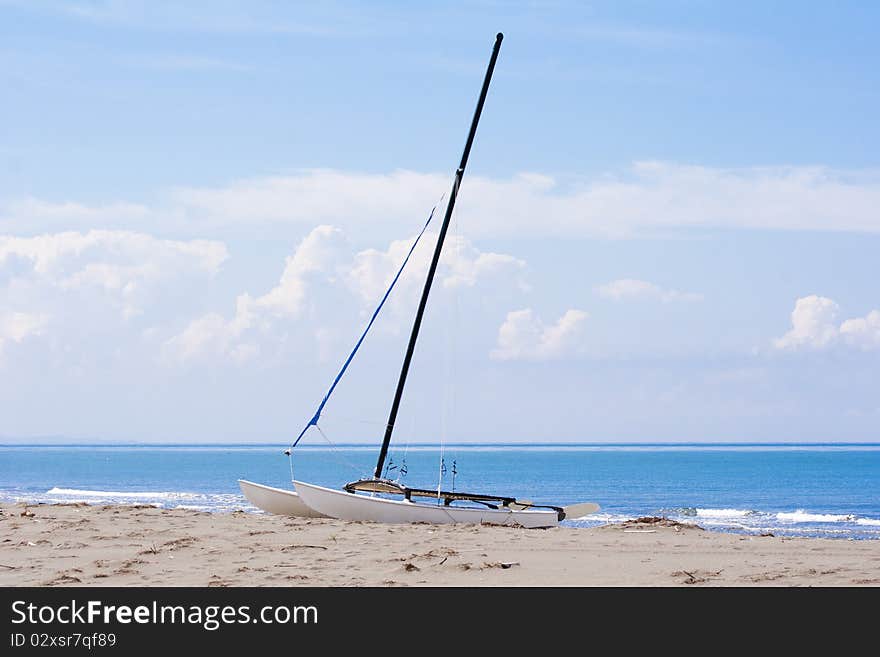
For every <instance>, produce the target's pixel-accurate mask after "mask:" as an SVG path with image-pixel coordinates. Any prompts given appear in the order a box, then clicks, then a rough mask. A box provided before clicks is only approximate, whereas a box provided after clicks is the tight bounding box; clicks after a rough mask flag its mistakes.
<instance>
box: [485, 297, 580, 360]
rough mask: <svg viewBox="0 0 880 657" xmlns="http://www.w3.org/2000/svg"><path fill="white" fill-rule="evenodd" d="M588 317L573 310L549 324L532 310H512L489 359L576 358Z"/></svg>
mask: <svg viewBox="0 0 880 657" xmlns="http://www.w3.org/2000/svg"><path fill="white" fill-rule="evenodd" d="M587 317H588V315H587V313H585V312H583V311H582V310H573V309H572V310H567V311H566V312H565V313H564V314H563V315H562V317H560V318H559V319H558V320H557V321H556V323H555V324H550V325H547V324H545V323H544V322H543V321H542V320H541V318H540V317H539V316H538V315H536V314H535V313H534V311H532V309H531V308H525V309H524V310H514V311H511V312H509V313H507V319H505V321H504V323H503V324H502V325H501V327H500V328H499V329H498V343H497V345H496V347H495V349H493V350H492V352H491V353H490V356H491V357H492V358H493V359H495V360H553V359H557V358H564V357H567V356H574V355H577V354H578V353H579V351H580V350H581V348H582V344H583V330H584V322H585V321H586V319H587Z"/></svg>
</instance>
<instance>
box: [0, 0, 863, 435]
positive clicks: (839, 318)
mask: <svg viewBox="0 0 880 657" xmlns="http://www.w3.org/2000/svg"><path fill="white" fill-rule="evenodd" d="M878 27H880V7H878V6H875V5H874V4H873V3H864V2H840V3H835V4H834V5H833V6H831V5H828V4H827V3H819V2H793V1H792V2H776V3H765V2H737V3H715V2H705V1H700V0H680V1H676V0H672V1H669V2H663V3H659V2H640V1H636V0H632V1H629V2H563V1H560V2H553V1H548V2H490V1H482V2H461V3H456V2H450V3H431V4H425V3H415V4H413V3H396V2H371V3H353V2H331V3H288V2H262V1H255V2H250V3H237V2H210V3H209V2H161V1H151V2H146V1H143V2H138V1H134V0H132V1H123V0H106V1H100V2H99V1H95V2H88V1H85V0H84V1H72V2H51V1H48V0H28V1H25V0H0V90H2V91H0V440H2V441H6V442H37V441H45V440H61V441H76V442H88V441H101V442H104V441H108V442H141V441H143V442H265V443H275V442H278V443H282V444H283V443H287V442H289V441H290V440H291V439H292V438H293V437H295V436H296V435H297V434H298V433H299V432H300V430H301V429H302V427H303V426H304V425H305V423H306V421H307V420H308V419H309V418H310V417H311V416H312V413H313V412H314V409H315V407H316V406H317V404H318V403H319V402H320V400H321V398H322V397H323V396H324V393H325V392H326V390H327V388H328V387H329V385H330V383H331V382H332V381H333V378H334V377H335V375H336V373H337V371H338V369H339V367H340V366H341V364H342V362H344V360H345V358H346V356H347V355H348V352H349V350H350V349H351V347H352V345H353V344H354V342H355V341H356V340H357V338H358V336H359V335H360V332H361V331H362V329H363V327H364V326H365V324H366V322H367V321H368V319H369V317H370V315H371V314H372V312H373V309H374V308H375V306H376V304H377V302H378V300H379V299H380V298H381V296H382V294H383V293H384V291H385V289H386V287H387V285H388V283H389V282H390V280H391V278H392V277H393V275H394V273H395V271H396V270H397V267H398V266H399V265H400V263H401V262H402V260H403V258H404V256H405V255H406V252H407V251H408V249H409V247H410V245H411V244H412V240H413V239H414V238H415V236H416V234H417V233H418V231H419V230H420V228H421V226H422V224H423V223H424V221H425V219H426V218H427V216H428V213H429V212H430V211H431V208H432V207H434V206H435V205H439V209H438V211H437V212H438V213H439V214H441V215H442V211H443V208H444V205H443V204H444V203H445V199H446V196H445V195H448V191H449V188H450V185H451V182H452V174H453V172H454V169H455V166H456V165H457V163H458V159H459V157H460V154H461V149H462V146H463V144H464V139H465V136H466V132H467V128H468V125H469V121H470V118H471V115H472V112H473V107H474V104H475V102H476V97H477V94H478V92H479V86H480V83H481V81H482V76H483V73H484V71H485V67H486V64H487V62H488V57H489V54H490V51H491V47H492V44H493V42H494V37H495V33H496V32H499V31H501V32H503V33H504V35H505V38H504V42H503V46H502V50H501V55H500V57H499V60H498V64H497V67H496V71H495V77H494V79H493V82H492V87H491V89H490V92H489V97H488V99H487V102H486V106H485V110H484V113H483V118H482V122H481V124H480V128H479V131H478V134H477V138H476V142H475V144H474V148H473V150H472V152H471V157H470V162H469V166H468V171H467V174H466V176H465V179H464V183H463V186H462V190H461V194H460V196H459V199H458V202H457V205H456V210H455V215H454V218H453V223H452V226H451V229H450V235H449V238H448V240H447V243H446V246H445V248H444V253H443V258H442V260H441V265H440V269H439V271H438V278H437V280H436V282H435V286H434V289H433V291H432V295H431V298H430V301H429V304H428V311H427V313H426V316H425V322H424V325H423V330H422V333H421V335H420V338H419V344H418V347H417V350H416V354H415V358H414V360H413V365H412V370H411V375H410V379H409V382H408V385H407V389H406V392H405V395H404V399H403V404H402V406H401V412H400V416H399V418H398V423H397V428H396V430H395V441H400V442H402V443H405V444H408V443H411V442H412V443H417V442H431V443H436V442H440V441H449V442H456V441H462V442H524V441H525V442H646V443H650V442H706V443H712V442H765V441H770V442H791V441H794V442H813V441H819V442H877V441H880V432H878V426H880V376H878V374H877V373H878V369H880V289H878V281H880V257H878V255H880V159H878V153H880V130H878V129H877V120H876V117H877V116H880V84H878V83H880V79H878V78H880V73H878V71H880V67H878V66H877V62H878V56H880V43H878V42H877V40H876V38H875V37H876V34H877V30H878ZM438 223H439V222H437V221H436V220H435V222H434V223H433V224H432V228H431V229H429V232H428V233H427V234H426V236H425V238H424V239H423V241H422V242H421V243H420V244H419V246H418V248H417V249H416V251H415V253H414V255H413V259H412V260H411V261H410V263H409V265H408V267H407V269H406V271H405V273H404V275H403V277H402V279H401V281H400V283H399V284H398V286H397V288H395V290H394V292H393V294H392V296H391V298H390V300H389V302H388V304H387V305H386V307H385V308H384V309H383V311H382V313H381V314H380V316H379V318H378V319H377V322H376V324H375V325H374V328H373V330H372V332H371V333H370V335H369V336H368V338H367V340H366V341H365V343H364V346H363V348H362V349H361V351H360V352H359V354H358V357H357V358H356V360H355V361H354V363H353V364H352V366H351V368H350V369H349V371H348V373H347V375H346V377H345V378H344V379H343V381H342V382H341V383H340V385H339V387H338V388H337V390H336V392H335V393H334V396H333V397H332V399H331V400H330V402H329V403H328V405H327V407H326V409H325V411H324V414H323V416H322V421H321V427H322V429H323V430H324V431H325V433H326V434H327V436H328V438H330V439H331V440H333V441H334V442H369V443H374V442H378V441H379V440H380V439H381V435H382V431H383V427H384V423H385V421H386V418H387V413H388V409H389V406H390V403H391V399H392V396H393V391H394V387H395V384H396V381H397V376H398V373H399V371H400V364H401V361H402V359H403V353H404V350H405V346H406V340H407V337H408V334H409V329H410V326H411V322H412V318H413V315H414V312H415V307H416V304H417V301H418V297H419V293H420V288H421V285H422V282H423V280H424V276H425V272H426V271H427V265H428V262H429V259H430V255H431V250H432V249H433V244H434V242H435V240H436V230H437V228H438ZM432 229H433V232H432ZM307 440H308V441H310V442H314V443H316V444H320V443H321V442H322V439H321V438H320V436H315V435H313V434H309V435H308V438H307Z"/></svg>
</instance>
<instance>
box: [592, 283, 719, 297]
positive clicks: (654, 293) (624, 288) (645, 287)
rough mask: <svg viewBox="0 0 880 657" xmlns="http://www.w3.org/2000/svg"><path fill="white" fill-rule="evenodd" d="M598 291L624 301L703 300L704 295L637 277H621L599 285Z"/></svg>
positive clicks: (601, 294)
mask: <svg viewBox="0 0 880 657" xmlns="http://www.w3.org/2000/svg"><path fill="white" fill-rule="evenodd" d="M596 292H597V293H598V294H599V296H600V297H604V298H606V299H614V300H615V301H622V300H624V299H657V300H659V301H662V302H664V303H669V302H672V301H702V300H703V295H702V294H696V293H694V292H681V291H679V290H667V289H664V288H662V287H660V286H659V285H655V284H654V283H649V282H648V281H642V280H639V279H637V278H621V279H618V280H616V281H611V282H610V283H605V284H604V285H599V286H598V287H597V288H596Z"/></svg>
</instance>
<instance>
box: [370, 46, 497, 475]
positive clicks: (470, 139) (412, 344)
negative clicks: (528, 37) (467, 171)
mask: <svg viewBox="0 0 880 657" xmlns="http://www.w3.org/2000/svg"><path fill="white" fill-rule="evenodd" d="M503 38H504V35H503V34H501V32H499V33H498V35H497V36H496V37H495V46H494V47H493V48H492V56H491V58H490V59H489V67H488V68H487V69H486V77H485V78H484V79H483V88H482V90H481V91H480V98H479V100H478V101H477V109H476V110H475V111H474V118H473V120H472V121H471V129H470V132H468V136H467V141H466V142H465V145H464V152H463V153H462V154H461V163H460V164H459V165H458V169H457V170H456V171H455V180H454V182H453V183H452V192H451V193H450V195H449V205H447V206H446V216H444V217H443V225H442V226H441V227H440V235H439V236H438V237H437V246H436V247H434V257H433V258H431V266H430V267H429V268H428V278H427V279H426V280H425V287H424V289H423V290H422V298H421V300H420V301H419V309H418V311H417V312H416V318H415V321H414V322H413V327H412V333H411V334H410V336H409V344H408V345H407V347H406V356H404V358H403V367H401V369H400V379H399V380H398V381H397V390H396V391H395V392H394V401H393V402H392V403H391V413H390V414H389V416H388V424H387V425H386V427H385V438H384V440H383V441H382V449H381V450H380V451H379V460H378V461H377V462H376V471H375V473H374V475H373V476H374V477H375V478H376V479H379V478H380V477H381V476H382V466H384V465H385V457H386V456H387V455H388V444H389V443H390V442H391V433H392V432H393V431H394V422H395V421H396V420H397V410H398V408H399V407H400V398H401V397H402V396H403V387H404V385H405V384H406V375H407V373H408V372H409V364H410V361H411V360H412V356H413V352H414V351H415V348H416V340H417V339H418V337H419V328H420V327H421V325H422V315H423V314H424V313H425V304H427V302H428V294H430V292H431V284H432V283H433V282H434V274H435V272H436V271H437V263H438V262H439V261H440V252H441V251H442V250H443V241H444V240H445V239H446V231H447V229H448V228H449V220H450V219H451V218H452V209H453V208H454V207H455V197H456V196H457V195H458V188H459V187H460V186H461V179H462V177H463V176H464V168H465V167H466V166H467V161H468V156H469V155H470V153H471V146H472V145H473V143H474V135H475V134H476V133H477V124H478V123H479V122H480V114H481V113H482V112H483V103H484V102H485V101H486V94H487V93H488V92H489V82H491V80H492V72H493V71H494V70H495V60H497V59H498V51H499V50H501V40H502V39H503Z"/></svg>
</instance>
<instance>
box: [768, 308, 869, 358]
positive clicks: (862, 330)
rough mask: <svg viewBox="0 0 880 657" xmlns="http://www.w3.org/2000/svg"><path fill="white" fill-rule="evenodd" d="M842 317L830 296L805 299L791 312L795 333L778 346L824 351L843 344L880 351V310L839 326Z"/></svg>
mask: <svg viewBox="0 0 880 657" xmlns="http://www.w3.org/2000/svg"><path fill="white" fill-rule="evenodd" d="M839 314H840V307H839V306H838V305H837V304H836V303H835V302H834V301H833V300H831V299H829V298H827V297H820V296H817V295H815V294H813V295H810V296H808V297H802V298H800V299H798V300H797V301H796V302H795V306H794V310H793V311H792V313H791V325H792V328H791V330H790V331H789V332H788V333H786V334H785V335H784V336H782V337H781V338H778V339H776V340H774V345H775V346H776V348H777V349H787V350H795V349H799V348H807V349H823V348H826V347H830V346H832V345H834V344H838V343H840V342H843V343H845V344H848V345H851V346H855V347H861V348H862V349H876V348H880V310H872V311H871V312H869V313H868V314H867V316H865V317H860V318H854V319H847V320H845V321H844V322H842V323H840V324H838V322H837V318H838V315H839Z"/></svg>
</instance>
